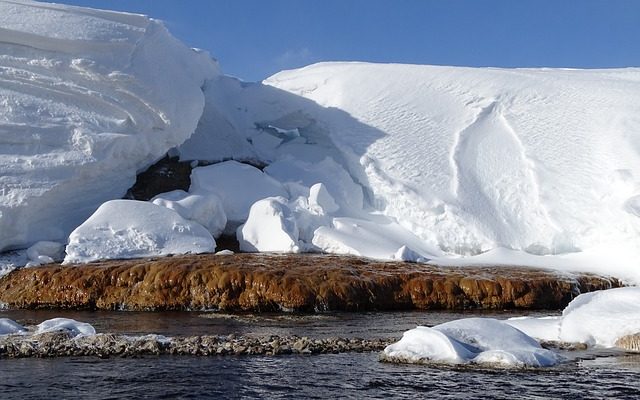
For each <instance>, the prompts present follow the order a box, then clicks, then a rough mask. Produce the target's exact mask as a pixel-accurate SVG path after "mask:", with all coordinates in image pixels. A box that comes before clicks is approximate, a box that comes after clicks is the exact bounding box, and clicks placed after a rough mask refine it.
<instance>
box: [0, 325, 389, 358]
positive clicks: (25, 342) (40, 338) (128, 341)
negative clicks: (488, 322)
mask: <svg viewBox="0 0 640 400" xmlns="http://www.w3.org/2000/svg"><path fill="white" fill-rule="evenodd" d="M396 340H397V339H392V338H384V339H383V338H379V339H360V338H324V339H310V338H308V337H298V336H286V337H281V336H266V337H248V336H236V335H229V336H187V337H172V338H167V337H164V336H160V335H144V336H126V335H120V334H111V333H106V334H105V333H102V334H96V335H90V336H78V337H72V336H71V334H70V333H69V332H65V331H59V332H48V333H42V334H38V335H33V336H22V335H8V336H0V358H25V357H36V358H51V357H80V356H93V357H100V358H108V357H139V356H145V355H153V356H157V355H175V356H185V355H190V356H216V355H218V356H225V355H235V356H242V355H266V356H270V355H271V356H274V355H287V354H330V353H332V354H337V353H346V352H373V351H381V350H382V349H384V348H385V347H386V346H388V345H389V344H391V343H393V342H394V341H396Z"/></svg>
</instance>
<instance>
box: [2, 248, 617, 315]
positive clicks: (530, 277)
mask: <svg viewBox="0 0 640 400" xmlns="http://www.w3.org/2000/svg"><path fill="white" fill-rule="evenodd" d="M618 286H621V283H620V282H619V281H618V280H617V279H615V278H611V277H606V276H598V275H593V274H587V273H575V274H569V273H561V272H558V271H554V270H547V269H535V268H524V267H503V266H501V267H491V266H477V267H442V266H436V265H430V264H414V263H405V262H380V261H374V260H369V259H362V258H356V257H343V256H331V255H312V254H302V255H300V254H294V255H292V254H287V255H274V254H233V255H213V254H205V255H188V256H173V257H165V258H158V259H137V260H112V261H105V262H98V263H91V264H87V265H74V266H62V265H47V266H41V267H34V268H23V269H19V270H16V271H13V272H11V273H10V274H8V275H6V276H4V277H2V278H0V302H1V303H3V305H4V306H5V307H7V308H11V309H39V308H56V309H89V310H203V309H208V310H224V311H252V312H274V311H276V312H278V311H300V312H323V311H369V310H430V309H451V310H453V309H559V308H563V307H564V306H566V305H567V304H568V303H569V301H571V299H572V298H574V297H575V296H577V295H578V294H580V293H585V292H589V291H593V290H599V289H609V288H612V287H618Z"/></svg>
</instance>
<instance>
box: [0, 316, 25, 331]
mask: <svg viewBox="0 0 640 400" xmlns="http://www.w3.org/2000/svg"><path fill="white" fill-rule="evenodd" d="M26 331H27V330H26V329H25V328H24V326H22V325H20V324H19V323H17V322H15V321H12V320H10V319H9V318H0V335H14V334H16V333H23V332H26Z"/></svg>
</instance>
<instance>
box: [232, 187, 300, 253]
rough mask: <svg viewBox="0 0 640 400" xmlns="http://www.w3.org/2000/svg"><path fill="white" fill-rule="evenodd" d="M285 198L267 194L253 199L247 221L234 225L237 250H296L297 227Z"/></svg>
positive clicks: (297, 250)
mask: <svg viewBox="0 0 640 400" xmlns="http://www.w3.org/2000/svg"><path fill="white" fill-rule="evenodd" d="M287 203H288V202H287V199H285V198H282V197H268V198H266V199H262V200H259V201H256V202H255V203H253V205H252V206H251V209H250V210H249V217H248V218H247V222H246V223H244V224H243V225H241V226H239V227H238V232H237V238H238V242H239V243H240V250H241V251H247V252H282V253H298V252H299V251H300V246H298V234H299V233H298V232H299V231H298V226H297V224H296V220H295V218H294V215H293V213H292V212H291V210H290V209H289V206H288V204H287Z"/></svg>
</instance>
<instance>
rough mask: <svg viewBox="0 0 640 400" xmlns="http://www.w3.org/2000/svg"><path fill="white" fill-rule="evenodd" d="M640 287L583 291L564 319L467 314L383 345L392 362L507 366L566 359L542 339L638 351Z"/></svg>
mask: <svg viewBox="0 0 640 400" xmlns="http://www.w3.org/2000/svg"><path fill="white" fill-rule="evenodd" d="M639 335H640V288H637V287H626V288H616V289H608V290H601V291H596V292H591V293H585V294H581V295H579V296H578V297H576V298H575V299H574V300H573V301H572V302H571V303H569V305H568V306H567V307H566V308H565V309H564V311H563V312H562V316H560V317H556V316H553V317H542V318H530V317H518V318H511V319H509V320H506V321H498V320H495V319H491V318H467V319H460V320H456V321H451V322H447V323H444V324H440V325H436V326H434V327H433V328H428V327H424V326H419V327H417V328H415V329H412V330H409V331H407V332H405V333H404V335H403V337H402V339H401V340H400V341H398V342H396V343H394V344H392V345H390V346H388V347H386V348H385V349H384V352H383V353H382V356H381V357H382V359H383V360H385V361H392V362H409V363H427V362H435V363H449V364H492V365H500V366H507V367H548V366H552V365H555V364H557V363H558V362H560V361H562V359H563V358H562V357H561V356H559V355H558V354H557V353H554V352H552V351H550V350H547V349H543V348H542V347H541V346H540V344H539V343H538V341H544V342H552V343H556V344H559V345H566V344H570V345H571V344H580V345H586V346H587V347H591V346H596V347H606V348H614V347H622V346H620V344H621V341H620V340H621V339H624V338H625V337H633V339H631V340H630V341H629V342H630V343H629V344H628V345H627V346H626V347H623V348H624V349H625V350H629V351H635V352H637V351H638V348H639V346H638V345H637V343H638V338H640V336H639Z"/></svg>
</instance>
